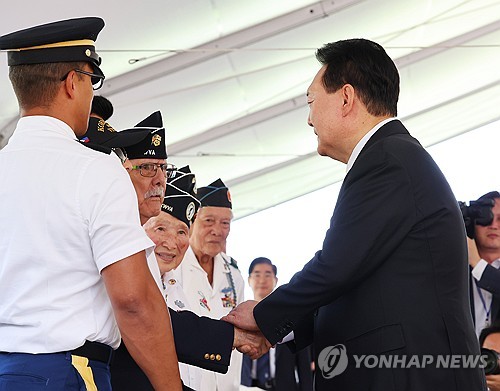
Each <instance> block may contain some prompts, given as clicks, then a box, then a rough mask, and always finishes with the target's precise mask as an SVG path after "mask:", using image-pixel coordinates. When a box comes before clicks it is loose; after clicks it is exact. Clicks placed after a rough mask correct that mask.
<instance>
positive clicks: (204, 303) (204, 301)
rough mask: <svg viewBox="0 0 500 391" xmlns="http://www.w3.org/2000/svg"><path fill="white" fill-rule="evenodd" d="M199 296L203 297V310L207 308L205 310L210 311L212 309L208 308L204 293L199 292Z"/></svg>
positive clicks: (201, 301)
mask: <svg viewBox="0 0 500 391" xmlns="http://www.w3.org/2000/svg"><path fill="white" fill-rule="evenodd" d="M198 294H199V295H200V296H201V298H200V305H201V306H202V307H203V308H205V309H207V310H208V311H210V307H209V306H208V301H207V299H206V298H205V295H204V294H203V292H202V291H198Z"/></svg>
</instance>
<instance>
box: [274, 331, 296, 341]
mask: <svg viewBox="0 0 500 391" xmlns="http://www.w3.org/2000/svg"><path fill="white" fill-rule="evenodd" d="M294 339H295V335H294V334H293V331H290V332H289V333H288V334H287V335H285V337H284V338H283V339H282V340H281V341H280V342H278V343H287V342H290V341H293V340H294Z"/></svg>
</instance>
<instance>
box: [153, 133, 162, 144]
mask: <svg viewBox="0 0 500 391" xmlns="http://www.w3.org/2000/svg"><path fill="white" fill-rule="evenodd" d="M151 142H152V143H153V145H154V146H155V147H159V146H160V144H161V136H160V135H159V134H155V135H154V136H153V139H152V140H151Z"/></svg>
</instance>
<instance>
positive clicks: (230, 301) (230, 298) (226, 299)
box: [221, 286, 236, 308]
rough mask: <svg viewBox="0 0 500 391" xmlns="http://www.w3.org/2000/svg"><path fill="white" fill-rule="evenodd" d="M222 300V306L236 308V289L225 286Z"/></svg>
mask: <svg viewBox="0 0 500 391" xmlns="http://www.w3.org/2000/svg"><path fill="white" fill-rule="evenodd" d="M221 300H222V306H223V307H224V308H234V307H236V299H235V297H234V289H233V288H231V287H230V286H228V287H225V288H224V289H222V290H221Z"/></svg>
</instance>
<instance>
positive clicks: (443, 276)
mask: <svg viewBox="0 0 500 391" xmlns="http://www.w3.org/2000/svg"><path fill="white" fill-rule="evenodd" d="M316 56H317V58H318V60H319V61H320V62H321V63H322V64H323V66H322V68H321V69H320V70H319V72H318V73H317V75H316V76H315V78H314V80H313V82H312V84H311V85H310V87H309V89H308V91H307V99H308V104H309V108H310V112H309V118H308V123H309V125H310V126H312V127H314V133H315V134H316V135H317V136H318V153H319V154H320V155H323V156H329V157H330V158H333V159H335V160H339V161H341V162H343V163H347V175H346V177H345V179H344V182H343V184H342V187H341V190H340V193H339V196H338V200H337V204H336V207H335V210H334V212H333V216H332V219H331V222H330V228H329V230H328V231H327V233H326V237H325V240H324V242H323V248H322V249H321V250H320V251H318V252H317V253H316V254H315V256H314V257H313V259H312V260H311V261H310V262H309V263H307V264H306V265H305V266H304V268H303V269H302V271H300V272H298V273H297V274H295V275H294V276H293V278H292V279H291V280H290V283H289V284H287V285H284V286H281V287H279V288H278V289H276V290H275V291H274V292H273V293H272V294H271V295H269V296H268V297H267V298H266V299H264V300H262V301H261V302H259V303H258V304H257V302H254V301H250V302H245V303H242V304H241V305H240V307H239V308H237V309H236V310H235V311H234V312H233V313H232V314H230V315H228V316H227V317H226V318H225V319H226V320H228V321H231V322H232V323H234V324H237V325H239V326H240V327H245V328H249V329H257V328H258V329H260V330H261V331H262V333H263V334H264V336H265V337H266V338H267V339H268V341H269V342H270V344H273V345H274V344H275V343H277V342H278V341H280V340H282V339H283V338H284V337H285V336H287V335H288V334H289V333H290V332H291V331H294V334H295V342H296V345H297V347H301V346H305V345H307V344H309V343H311V342H314V349H315V353H316V355H317V357H316V365H317V369H318V373H317V374H316V376H315V383H316V390H318V391H321V390H336V391H338V390H348V391H357V390H359V391H365V390H371V391H378V390H380V391H400V390H415V391H421V390H461V391H472V390H474V391H476V390H486V386H485V381H484V374H483V372H482V369H480V368H478V363H477V361H478V360H476V364H475V365H472V364H469V366H473V367H474V368H464V367H465V366H466V365H465V364H463V363H462V361H460V362H458V360H461V358H462V356H465V357H469V356H470V357H472V358H475V359H478V355H479V346H478V341H477V338H476V336H475V334H474V329H473V324H472V317H471V313H470V307H469V296H468V265H467V246H466V241H465V230H464V224H463V221H462V216H461V214H460V210H459V209H458V205H457V202H456V200H455V197H454V195H453V193H452V191H451V189H450V187H449V185H448V183H447V182H446V179H445V178H444V176H443V174H442V173H441V171H440V170H439V168H438V167H437V165H436V164H435V163H434V161H433V160H432V158H431V157H430V155H429V154H428V153H427V152H426V151H425V149H424V148H423V147H422V146H421V145H420V144H419V142H418V141H417V140H415V139H414V138H413V137H411V136H410V134H409V133H408V131H407V130H406V129H405V127H404V126H403V124H402V123H401V122H400V121H399V120H398V119H396V118H395V116H396V115H397V101H398V95H399V75H398V71H397V69H396V66H395V65H394V63H393V61H392V60H391V59H390V57H389V56H388V55H387V54H386V52H385V50H384V49H383V48H382V47H381V46H380V45H378V44H376V43H374V42H371V41H368V40H364V39H352V40H346V41H338V42H334V43H330V44H327V45H325V46H324V47H322V48H321V49H319V50H318V52H317V54H316ZM424 357H426V358H427V360H432V361H431V363H428V362H426V363H424V362H423V360H424ZM452 357H455V358H454V360H457V361H454V363H455V364H453V365H451V364H447V365H446V364H443V363H442V361H440V362H439V365H438V364H437V363H436V361H437V359H438V358H441V359H442V360H446V359H447V358H448V360H449V361H448V362H450V360H451V358H452ZM365 359H366V360H365ZM410 359H412V360H413V361H412V362H413V364H412V365H409V364H410V361H409V360H410ZM389 360H391V361H389ZM407 360H408V361H407ZM443 366H448V367H449V368H446V369H444V368H443Z"/></svg>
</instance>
